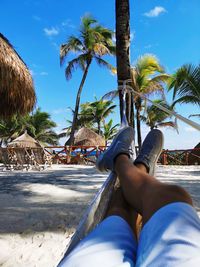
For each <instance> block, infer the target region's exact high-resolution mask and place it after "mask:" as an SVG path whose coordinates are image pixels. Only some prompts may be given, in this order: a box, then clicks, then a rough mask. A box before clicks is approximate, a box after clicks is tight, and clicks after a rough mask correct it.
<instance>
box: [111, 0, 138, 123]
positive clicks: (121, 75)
mask: <svg viewBox="0 0 200 267" xmlns="http://www.w3.org/2000/svg"><path fill="white" fill-rule="evenodd" d="M115 14H116V55H117V79H118V85H119V86H120V85H122V81H126V80H130V78H131V69H130V9H129V0H116V1H115ZM119 102H120V117H121V120H122V117H123V93H122V91H121V90H119ZM133 110H134V109H133V98H132V95H131V94H129V95H127V98H126V117H127V121H128V123H129V124H130V125H131V126H134V124H133V121H134V115H133Z"/></svg>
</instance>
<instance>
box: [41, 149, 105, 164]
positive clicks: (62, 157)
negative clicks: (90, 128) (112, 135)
mask: <svg viewBox="0 0 200 267" xmlns="http://www.w3.org/2000/svg"><path fill="white" fill-rule="evenodd" d="M106 148H107V147H106V146H48V147H45V150H46V152H47V153H49V154H51V155H52V156H53V159H54V160H53V163H63V164H69V163H70V164H78V163H87V162H92V163H95V161H96V159H97V158H98V156H99V155H100V154H101V153H102V152H103V151H104V150H105V149H106Z"/></svg>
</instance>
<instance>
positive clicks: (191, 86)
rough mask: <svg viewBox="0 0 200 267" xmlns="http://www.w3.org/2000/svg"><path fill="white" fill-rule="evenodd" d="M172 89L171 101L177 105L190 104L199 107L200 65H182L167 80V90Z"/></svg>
mask: <svg viewBox="0 0 200 267" xmlns="http://www.w3.org/2000/svg"><path fill="white" fill-rule="evenodd" d="M171 89H173V100H175V98H176V97H178V98H177V99H176V100H175V101H174V103H173V105H175V104H177V103H180V104H182V103H185V104H187V103H191V104H195V105H197V106H200V65H198V66H193V65H192V64H188V65H183V66H182V67H181V68H179V69H178V70H177V71H176V72H175V73H174V74H173V75H172V77H171V79H170V80H169V90H171Z"/></svg>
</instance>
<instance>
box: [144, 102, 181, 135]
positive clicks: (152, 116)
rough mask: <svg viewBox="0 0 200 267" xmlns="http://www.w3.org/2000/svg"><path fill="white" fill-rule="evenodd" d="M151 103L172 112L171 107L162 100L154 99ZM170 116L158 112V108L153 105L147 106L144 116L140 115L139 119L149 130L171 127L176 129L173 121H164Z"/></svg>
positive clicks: (160, 111)
mask: <svg viewBox="0 0 200 267" xmlns="http://www.w3.org/2000/svg"><path fill="white" fill-rule="evenodd" d="M153 103H157V104H160V105H162V106H163V107H165V108H167V109H169V110H173V105H169V104H167V103H166V102H165V101H164V100H163V99H156V100H154V101H153ZM170 117H171V116H170V115H169V114H168V113H166V112H164V111H162V110H160V109H159V108H158V107H156V106H154V105H153V104H152V105H150V106H148V107H147V109H146V114H145V115H141V119H142V120H143V121H144V122H145V123H146V124H147V125H148V126H149V127H150V129H151V130H152V129H154V128H158V127H168V126H169V127H173V128H176V127H177V126H176V123H175V122H173V121H171V120H170V121H166V120H167V119H168V118H170Z"/></svg>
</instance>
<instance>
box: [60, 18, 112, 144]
mask: <svg viewBox="0 0 200 267" xmlns="http://www.w3.org/2000/svg"><path fill="white" fill-rule="evenodd" d="M112 36H113V33H112V31H111V30H109V29H107V28H104V27H102V26H101V25H99V24H97V21H96V20H95V19H93V18H92V17H90V16H85V17H83V18H82V25H81V29H80V35H79V36H78V37H77V36H73V35H72V36H70V37H69V38H68V40H67V42H66V43H65V44H63V45H61V48H60V62H61V65H62V64H63V63H64V61H65V59H66V57H67V56H68V55H69V53H73V54H74V53H76V54H77V57H75V58H74V59H72V60H71V61H69V62H68V64H67V67H66V69H65V76H66V79H67V80H69V79H71V77H72V72H73V71H74V70H75V69H77V68H78V67H79V68H80V69H81V70H82V71H83V77H82V80H81V83H80V86H79V89H78V92H77V96H76V104H75V110H74V117H73V123H72V129H71V133H70V139H69V142H68V144H69V145H71V144H72V143H73V141H74V133H75V130H76V125H77V117H78V110H79V104H80V97H81V92H82V89H83V85H84V83H85V80H86V77H87V74H88V70H89V67H90V65H91V63H92V61H93V60H95V61H96V63H97V64H98V65H100V66H103V67H107V68H109V69H112V68H113V67H112V66H111V65H110V64H109V63H108V62H107V61H105V60H104V59H102V56H104V55H110V54H115V46H114V44H113V41H112Z"/></svg>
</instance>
